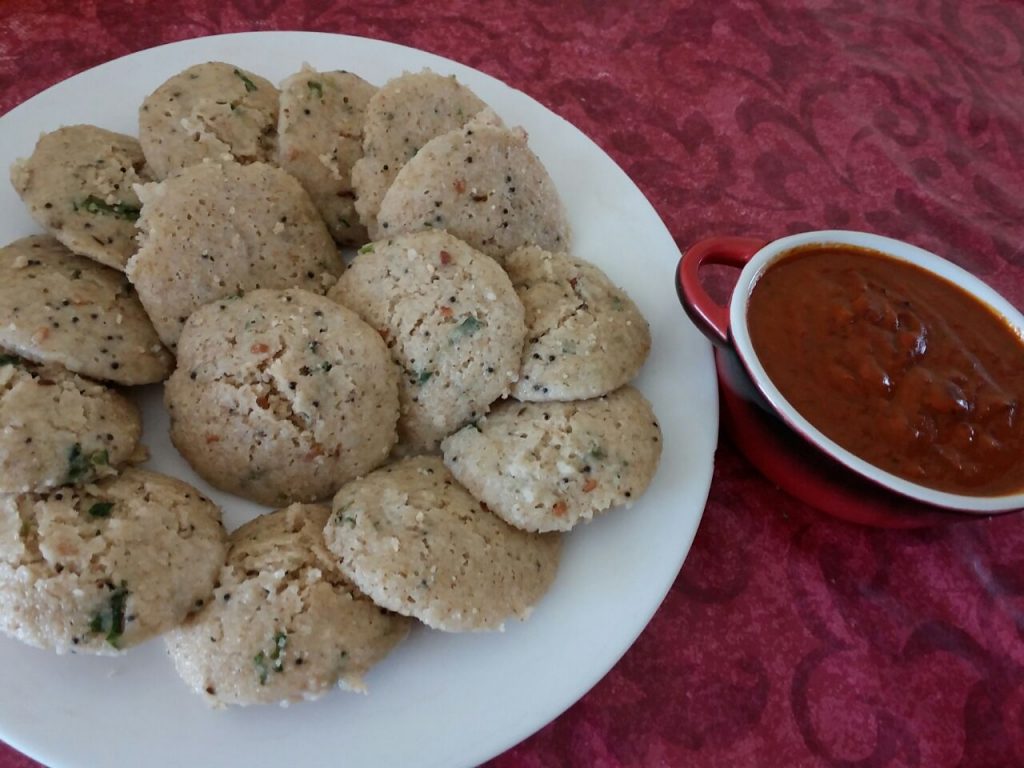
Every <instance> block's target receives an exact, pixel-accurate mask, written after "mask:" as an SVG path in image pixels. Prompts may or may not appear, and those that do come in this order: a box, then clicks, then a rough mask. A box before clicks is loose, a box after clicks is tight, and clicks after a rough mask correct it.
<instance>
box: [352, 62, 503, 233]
mask: <svg viewBox="0 0 1024 768" xmlns="http://www.w3.org/2000/svg"><path fill="white" fill-rule="evenodd" d="M486 107H487V105H486V104H485V103H484V102H483V101H481V100H480V98H479V97H478V96H477V95H476V94H474V93H473V92H472V91H471V90H470V89H469V88H467V87H466V86H465V85H463V84H462V83H460V82H459V81H458V80H457V79H456V78H455V76H454V75H451V76H444V75H440V74H438V73H436V72H431V71H430V70H429V69H425V70H423V71H421V72H406V73H404V74H402V75H401V76H399V77H396V78H393V79H391V80H389V81H388V82H387V83H385V84H384V85H383V86H382V87H381V88H380V90H378V91H377V92H376V93H375V94H374V95H373V97H372V98H371V99H370V101H369V103H368V104H367V107H366V120H365V122H364V124H363V156H362V157H361V158H360V159H359V160H357V161H356V163H355V166H354V167H353V169H352V184H353V186H354V187H355V190H356V193H357V197H356V203H355V206H356V210H357V211H358V213H359V216H360V219H361V220H362V222H363V224H364V225H365V226H366V227H367V228H368V229H369V231H370V237H371V238H373V239H378V238H381V237H387V236H388V235H389V234H390V233H389V232H388V231H386V230H381V229H379V228H378V227H377V214H378V211H379V210H380V205H381V201H382V200H383V199H384V195H385V193H386V192H387V191H388V188H389V187H390V186H391V184H392V182H393V181H394V180H395V177H396V176H397V175H398V172H399V171H400V170H401V169H402V166H404V165H405V164H406V163H407V162H408V161H409V160H410V159H411V158H412V157H413V156H414V155H415V154H416V153H417V152H418V151H419V149H420V147H422V146H423V145H424V144H426V143H427V142H428V141H430V140H431V139H433V138H434V137H435V136H440V135H441V134H443V133H447V132H448V131H451V130H454V129H456V128H461V127H462V126H463V125H465V124H466V123H467V122H469V120H470V119H471V118H473V117H474V116H475V115H476V114H477V113H479V112H480V111H481V110H484V109H486Z"/></svg>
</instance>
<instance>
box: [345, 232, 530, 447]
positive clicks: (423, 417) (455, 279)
mask: <svg viewBox="0 0 1024 768" xmlns="http://www.w3.org/2000/svg"><path fill="white" fill-rule="evenodd" d="M329 296H330V298H332V299H334V300H336V301H338V302H340V303H342V304H344V305H345V306H347V307H350V308H351V309H354V310H355V311H356V312H358V313H359V315H360V316H361V317H362V318H363V319H364V320H365V321H366V322H368V323H369V324H370V325H372V326H373V327H374V328H376V329H377V330H378V331H379V332H380V334H381V335H382V336H383V337H384V339H385V341H386V342H387V345H388V347H389V349H390V351H391V356H392V358H393V359H394V360H395V362H396V363H397V364H398V366H399V367H400V369H401V378H400V383H399V396H400V398H401V403H402V406H401V408H402V415H401V418H400V419H399V422H398V431H399V440H400V443H401V446H400V447H401V448H402V451H403V452H406V453H419V452H426V451H433V450H436V449H437V446H438V443H440V441H441V438H443V437H444V436H445V435H448V434H450V433H452V432H454V431H455V430H456V429H458V428H459V427H460V426H462V425H463V424H465V423H466V422H467V421H471V420H472V419H476V418H478V417H479V416H482V415H483V414H484V413H486V412H487V409H488V407H489V406H490V404H491V403H492V402H494V401H495V400H497V399H498V398H500V397H504V396H506V395H507V394H508V392H509V388H510V387H511V385H512V382H513V381H515V378H516V375H517V372H518V370H519V361H520V355H521V351H522V348H523V336H524V333H525V326H524V323H523V305H522V304H521V303H520V301H519V299H518V298H517V297H516V295H515V291H514V290H512V284H511V283H510V282H509V279H508V276H507V275H506V274H505V273H504V272H503V271H502V269H501V267H499V266H498V265H497V264H496V263H495V262H494V261H493V260H492V259H489V258H487V257H486V256H484V255H483V254H481V253H479V252H477V251H475V250H473V249H472V248H470V247H469V246H468V245H466V244H465V243H463V242H461V241H459V240H457V239H456V238H454V237H452V236H451V235H448V234H446V233H444V232H421V233H418V234H414V235H408V236H405V237H398V238H394V239H392V240H386V241H379V242H376V243H373V244H371V245H368V246H366V247H365V248H363V249H362V250H361V251H360V253H359V255H358V256H356V259H355V261H353V262H352V264H351V266H350V267H349V269H348V270H347V271H346V273H345V274H344V275H342V277H341V279H340V280H339V281H338V283H337V285H336V286H335V287H334V288H332V289H331V291H330V293H329Z"/></svg>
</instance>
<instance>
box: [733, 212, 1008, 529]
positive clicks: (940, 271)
mask: <svg viewBox="0 0 1024 768" xmlns="http://www.w3.org/2000/svg"><path fill="white" fill-rule="evenodd" d="M830 243H835V244H841V245H851V246H856V247H860V248H869V249H871V250H875V251H878V252H880V253H882V254H884V255H886V256H889V257H891V258H894V259H897V260H899V261H904V262H908V263H910V264H913V265H915V266H917V267H919V268H921V269H924V270H925V271H927V272H930V273H932V274H934V275H937V276H938V277H941V278H944V279H946V280H948V281H949V282H951V283H953V284H954V285H956V286H958V287H960V288H961V289H962V290H964V291H965V292H966V293H968V294H969V295H971V296H973V297H974V298H975V299H976V300H978V301H980V302H982V303H983V304H985V305H986V306H988V307H989V309H991V310H992V311H993V312H994V313H995V314H996V315H997V316H999V317H1000V318H1001V319H1002V320H1003V321H1004V322H1006V323H1007V324H1008V325H1009V326H1010V327H1011V328H1012V329H1013V330H1015V331H1016V332H1017V335H1018V337H1019V338H1020V339H1021V343H1022V348H1024V314H1022V313H1021V312H1020V311H1019V310H1017V308H1016V307H1014V306H1013V305H1012V304H1010V302H1009V301H1007V300H1006V299H1005V298H1004V297H1003V296H1001V295H1000V294H999V293H998V292H997V291H996V290H995V289H993V288H992V287H991V286H989V285H988V284H987V283H985V282H984V281H982V280H981V279H980V278H978V277H976V276H974V275H972V274H971V273H970V272H968V271H967V270H965V269H963V268H962V267H959V266H957V265H956V264H954V263H953V262H951V261H949V260H947V259H944V258H942V257H941V256H938V255H936V254H934V253H932V252H931V251H927V250H925V249H923V248H920V247H918V246H916V245H911V244H910V243H906V242H904V241H902V240H895V239H893V238H890V237H885V236H883V235H876V234H871V233H868V232H856V231H852V230H841V229H831V230H817V231H813V232H801V233H799V234H795V235H789V236H787V237H783V238H780V239H778V240H773V241H772V242H770V243H768V244H767V245H765V246H764V247H762V248H761V249H760V250H759V251H757V253H755V254H754V255H753V256H752V257H751V259H750V261H749V262H748V263H747V265H746V266H745V267H744V268H743V270H742V271H741V272H740V276H739V279H738V280H737V282H736V285H735V287H734V289H733V293H732V297H731V299H730V301H729V334H730V340H731V341H732V346H733V348H734V349H735V350H736V352H737V354H738V356H739V358H740V361H741V362H742V363H743V366H744V367H745V368H746V369H747V373H748V375H749V376H750V378H751V380H752V381H753V383H754V385H755V386H756V387H757V388H758V390H760V392H761V394H762V395H764V397H765V399H766V400H768V402H769V404H770V405H771V406H772V408H773V409H774V410H775V412H776V413H777V414H778V415H779V416H780V417H781V418H782V420H783V421H784V422H785V423H786V425H787V426H789V427H790V428H791V429H793V430H794V431H795V432H797V433H798V434H800V435H801V436H802V437H804V438H805V439H806V440H808V441H809V442H811V443H812V444H813V445H815V446H816V447H817V448H819V449H820V450H822V451H824V452H825V453H827V454H828V455H829V456H831V457H832V458H834V459H835V460H836V461H838V462H840V463H841V464H843V465H845V466H846V467H848V468H849V469H851V470H853V471H854V472H856V473H857V474H859V475H861V476H863V477H865V478H867V479H868V480H871V481H873V482H875V483H877V484H879V485H881V486H883V487H885V488H888V489H889V490H891V491H895V492H896V493H899V494H901V495H903V496H907V497H909V498H912V499H916V500H918V501H923V502H925V503H928V504H933V505H935V506H938V507H943V508H945V509H954V510H957V511H960V512H969V513H975V514H989V513H993V512H1006V511H1010V510H1015V509H1020V508H1024V489H1021V490H1020V491H1017V492H1014V493H1008V494H1003V495H999V496H969V495H964V494H958V493H951V492H948V491H939V490H936V489H934V488H929V487H927V486H924V485H920V484H918V483H914V482H911V481H910V480H906V479H904V478H902V477H899V476H898V475H894V474H892V473H891V472H887V471H885V470H883V469H880V468H879V467H876V466H875V465H874V464H871V463H870V462H868V461H865V460H864V459H862V458H861V457H859V456H857V455H856V454H855V453H853V452H851V451H849V450H847V449H846V448H843V447H842V446H841V445H839V444H838V443H836V442H835V441H834V440H832V439H831V438H829V437H827V436H826V435H825V434H824V433H823V432H821V431H820V430H819V429H818V428H817V427H815V426H814V425H813V424H812V423H811V422H809V421H808V420H807V419H806V418H805V417H804V416H803V415H801V414H800V413H799V411H797V410H796V408H794V407H793V406H792V405H791V404H790V403H789V401H788V400H786V398H785V397H783V395H782V393H781V392H780V391H779V390H778V388H777V387H776V386H775V384H774V383H773V382H772V381H771V379H770V378H769V377H768V374H767V373H766V372H765V369H764V367H763V366H762V365H761V362H760V360H759V359H758V357H757V354H756V352H755V351H754V348H753V344H752V343H751V341H750V334H749V329H748V327H747V306H748V304H749V300H750V295H751V292H752V291H753V289H754V286H755V285H756V284H757V281H758V280H759V279H760V277H761V275H762V274H764V272H765V270H767V269H768V268H769V267H770V266H771V265H772V264H774V263H775V262H776V261H778V260H780V259H782V258H784V257H786V256H787V255H788V253H789V252H790V251H792V250H793V249H795V248H798V247H800V246H804V245H812V244H821V245H828V244H830Z"/></svg>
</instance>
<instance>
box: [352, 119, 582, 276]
mask: <svg viewBox="0 0 1024 768" xmlns="http://www.w3.org/2000/svg"><path fill="white" fill-rule="evenodd" d="M377 223H378V226H379V231H380V232H382V233H383V234H384V235H387V236H395V235H399V234H402V233H404V232H419V231H421V230H424V229H445V230H447V231H448V232H449V233H451V234H453V235H455V236H456V237H458V238H459V239H461V240H465V241H466V242H467V243H469V244H470V245H471V246H473V247H474V248H476V249H477V250H479V251H482V252H484V253H486V254H487V255H488V256H491V257H493V258H495V259H497V260H498V261H499V262H501V261H503V260H504V258H505V256H507V255H508V254H510V253H511V252H512V251H514V250H515V249H516V248H520V247H522V246H524V245H537V246H539V247H541V248H544V249H546V250H549V251H564V250H567V249H568V248H569V222H568V219H567V218H566V213H565V208H564V206H563V205H562V201H561V198H559V196H558V191H557V190H556V189H555V185H554V183H553V182H552V181H551V177H550V176H548V172H547V171H546V170H545V169H544V166H543V165H541V162H540V160H539V159H538V158H537V156H536V155H535V154H534V153H533V152H532V151H531V150H530V148H529V147H528V146H527V144H526V133H525V131H523V130H522V129H521V128H517V129H513V130H507V129H505V128H501V127H496V126H493V125H484V124H480V123H473V124H471V125H468V126H466V127H465V128H462V129H460V130H455V131H450V132H449V133H446V134H444V135H442V136H438V137H437V138H435V139H432V140H430V141H429V142H427V143H426V144H425V145H424V146H423V147H422V148H421V149H420V151H419V152H417V153H416V156H415V157H413V158H412V159H411V160H409V162H407V163H406V164H405V165H404V166H403V168H402V170H401V171H399V173H398V176H396V177H395V180H394V182H393V183H392V184H391V187H390V188H389V189H388V191H387V194H385V195H384V199H383V201H382V202H381V204H380V211H379V212H378V214H377ZM370 234H371V235H372V234H373V232H372V231H371V233H370Z"/></svg>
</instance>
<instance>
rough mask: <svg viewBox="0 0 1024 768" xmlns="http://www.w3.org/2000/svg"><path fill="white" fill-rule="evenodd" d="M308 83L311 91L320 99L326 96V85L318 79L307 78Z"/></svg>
mask: <svg viewBox="0 0 1024 768" xmlns="http://www.w3.org/2000/svg"><path fill="white" fill-rule="evenodd" d="M306 85H308V86H309V90H310V91H312V92H313V93H315V94H316V96H317V98H318V99H322V98H323V97H324V87H323V86H322V85H320V83H318V82H317V81H316V80H307V81H306Z"/></svg>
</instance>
